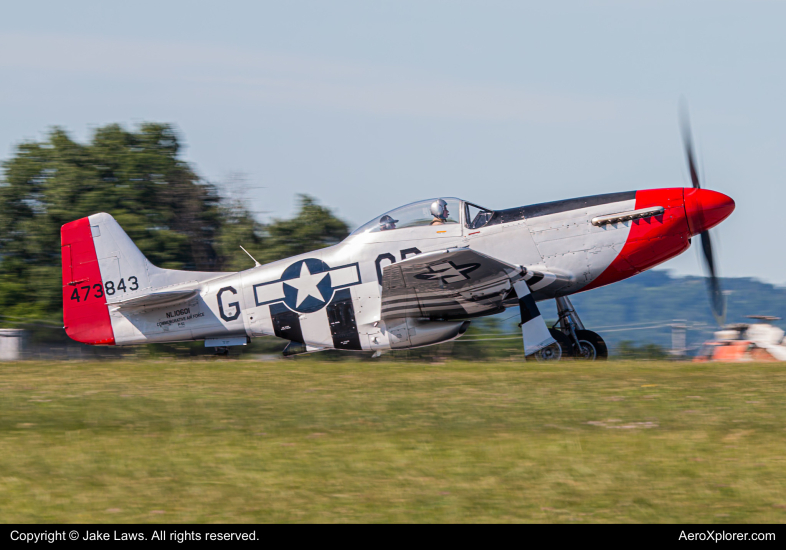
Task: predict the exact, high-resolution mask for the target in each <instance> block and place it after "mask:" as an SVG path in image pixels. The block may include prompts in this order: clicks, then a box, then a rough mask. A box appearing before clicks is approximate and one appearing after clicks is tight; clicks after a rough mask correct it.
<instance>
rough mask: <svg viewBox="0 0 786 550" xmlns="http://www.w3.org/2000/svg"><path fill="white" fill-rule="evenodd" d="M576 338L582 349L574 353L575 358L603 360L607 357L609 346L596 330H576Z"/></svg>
mask: <svg viewBox="0 0 786 550" xmlns="http://www.w3.org/2000/svg"><path fill="white" fill-rule="evenodd" d="M576 338H578V339H579V343H580V344H581V347H582V350H581V352H580V353H578V354H575V358H576V359H585V360H587V361H605V360H606V359H608V358H609V348H608V347H607V346H606V342H604V341H603V338H601V337H600V335H599V334H598V333H597V332H592V331H591V330H577V331H576Z"/></svg>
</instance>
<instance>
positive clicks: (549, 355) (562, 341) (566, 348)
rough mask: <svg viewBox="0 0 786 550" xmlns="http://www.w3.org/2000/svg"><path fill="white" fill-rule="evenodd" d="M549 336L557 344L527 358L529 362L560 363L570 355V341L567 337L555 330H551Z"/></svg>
mask: <svg viewBox="0 0 786 550" xmlns="http://www.w3.org/2000/svg"><path fill="white" fill-rule="evenodd" d="M549 334H551V337H552V338H554V340H556V342H554V343H553V344H550V345H548V346H546V347H545V348H543V349H541V350H539V351H536V352H535V353H533V354H532V355H529V356H527V361H538V362H541V361H559V360H560V359H562V358H564V357H567V356H568V355H569V354H570V340H568V337H567V336H565V335H564V334H562V332H560V331H558V330H557V329H553V328H550V329H549Z"/></svg>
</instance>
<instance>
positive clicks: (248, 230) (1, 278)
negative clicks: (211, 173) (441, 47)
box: [0, 123, 348, 325]
mask: <svg viewBox="0 0 786 550" xmlns="http://www.w3.org/2000/svg"><path fill="white" fill-rule="evenodd" d="M179 153H180V142H179V139H178V135H177V133H176V131H175V129H174V128H173V127H172V126H170V125H167V124H152V123H146V124H142V125H140V126H139V127H138V128H137V129H136V131H128V130H125V129H124V128H122V127H121V126H119V125H117V124H112V125H108V126H104V127H102V128H98V129H97V130H96V131H95V132H94V134H93V136H92V138H91V140H90V142H89V143H88V144H80V143H77V142H75V141H74V140H72V139H71V138H70V136H69V135H68V134H67V133H66V131H65V130H63V129H61V128H54V129H52V130H51V132H50V133H49V134H48V135H47V137H46V139H45V140H44V141H42V142H35V141H28V142H25V143H22V144H20V145H18V146H17V148H16V151H15V153H14V155H13V156H12V157H11V158H10V159H9V160H7V161H5V162H3V165H2V168H3V177H2V179H1V180H0V212H2V216H0V323H2V324H6V325H7V324H16V323H19V322H20V320H21V321H30V320H36V321H42V320H47V321H49V322H51V323H53V324H54V323H57V322H60V321H61V320H62V309H61V308H62V298H61V273H60V270H61V263H60V227H61V226H62V225H63V224H65V223H68V222H70V221H72V220H76V219H79V218H82V217H85V216H89V215H91V214H94V213H96V212H108V213H109V214H111V215H112V216H114V217H115V219H116V220H117V221H118V223H119V224H120V225H121V226H122V227H123V229H124V230H125V231H126V232H127V233H128V235H129V236H130V237H131V239H133V240H134V242H135V243H136V244H137V246H139V248H140V250H141V251H142V253H143V254H145V255H146V256H147V257H148V258H149V259H150V261H151V262H153V263H154V264H155V265H157V266H159V267H163V268H168V269H187V270H198V271H224V270H226V271H229V270H232V271H234V270H238V269H245V268H248V267H249V265H248V262H249V260H248V258H247V257H246V256H245V254H243V253H242V252H241V251H240V250H239V248H238V245H240V244H242V245H244V246H246V248H248V249H249V250H250V251H251V252H252V254H256V257H257V258H258V259H259V261H260V262H262V263H265V262H268V261H273V260H276V259H280V258H282V257H286V256H290V255H293V254H298V253H301V252H307V251H309V250H314V249H316V248H321V247H323V246H327V245H329V244H333V243H335V242H338V241H339V240H341V239H342V238H344V237H345V236H346V234H347V232H348V231H347V226H346V224H345V223H344V222H342V221H341V220H338V219H337V218H335V217H334V216H333V215H332V214H331V213H330V211H329V210H328V209H326V208H324V207H322V206H319V205H317V204H316V202H315V201H314V199H312V198H311V197H307V196H301V210H300V213H299V214H298V216H297V217H296V218H294V219H292V220H275V221H274V222H273V223H271V224H270V225H269V226H265V225H262V224H260V223H259V222H257V221H256V220H255V219H254V218H253V216H252V215H251V213H249V212H248V211H247V210H246V209H245V208H244V207H243V205H241V204H239V203H234V204H232V203H229V202H227V201H224V200H222V198H221V197H220V196H219V194H218V192H217V191H216V188H215V186H213V185H211V184H210V183H208V182H206V181H204V180H202V179H201V178H200V177H199V176H198V175H197V174H196V173H195V171H194V170H193V169H192V168H191V167H190V166H189V165H188V164H187V163H186V162H184V161H183V160H181V159H180V158H179Z"/></svg>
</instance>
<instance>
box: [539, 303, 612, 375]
mask: <svg viewBox="0 0 786 550" xmlns="http://www.w3.org/2000/svg"><path fill="white" fill-rule="evenodd" d="M555 301H556V302H557V312H558V313H559V321H557V324H555V325H554V327H553V328H552V330H559V331H560V332H561V333H562V334H564V335H565V339H566V340H568V341H569V342H570V344H571V345H570V347H569V349H568V352H569V355H570V356H571V357H575V358H577V359H585V360H587V361H599V360H604V359H607V358H608V356H609V349H608V347H606V342H604V341H603V338H601V337H600V335H598V334H597V333H595V332H592V331H591V330H587V329H586V328H584V323H582V322H581V319H580V318H579V314H578V313H576V310H575V309H574V307H573V304H572V303H571V302H570V299H569V298H568V297H567V296H561V297H559V298H556V299H555Z"/></svg>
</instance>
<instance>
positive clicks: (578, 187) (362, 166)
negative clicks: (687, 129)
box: [0, 0, 786, 285]
mask: <svg viewBox="0 0 786 550" xmlns="http://www.w3.org/2000/svg"><path fill="white" fill-rule="evenodd" d="M2 11H3V14H2V17H1V18H0V159H4V158H8V157H9V156H11V155H12V154H13V151H14V147H15V145H16V144H18V143H19V142H20V141H22V140H26V139H42V138H44V136H45V135H46V132H47V130H48V129H49V128H50V127H51V126H53V125H60V126H62V127H64V128H66V129H67V130H68V131H69V132H71V134H72V135H73V136H74V137H75V138H77V139H79V140H82V141H86V140H88V139H89V137H90V134H91V132H92V130H93V129H94V128H96V127H97V126H100V125H104V124H107V123H113V122H119V123H122V124H124V125H126V126H127V127H133V126H134V125H135V124H138V123H140V122H143V121H156V122H168V123H173V124H175V125H176V126H177V128H178V129H179V131H180V133H181V136H182V138H183V140H184V143H185V144H186V149H185V152H184V158H185V159H186V160H188V161H189V162H191V163H193V165H194V166H195V168H196V169H197V171H198V173H199V174H200V175H201V176H203V177H204V178H205V179H207V180H209V181H211V182H214V183H216V184H218V185H220V186H221V188H222V189H223V191H224V193H225V194H228V195H230V196H233V197H236V198H243V199H244V200H246V201H247V204H248V205H249V206H250V208H251V209H252V210H253V211H254V212H256V213H257V214H258V216H259V217H260V218H261V219H267V218H270V217H288V216H291V215H292V214H293V213H294V212H295V210H296V206H297V197H296V195H297V194H298V193H308V194H311V195H313V196H315V197H316V198H317V199H318V200H319V201H320V202H321V203H323V204H325V205H327V206H329V207H330V208H332V209H333V210H334V211H335V212H336V213H337V214H338V215H339V216H340V217H342V218H343V219H345V220H346V221H347V222H348V223H349V224H350V225H351V226H353V227H355V226H358V225H361V224H363V223H365V222H366V221H368V220H369V219H371V218H373V217H375V216H377V215H379V214H380V213H382V212H384V211H386V210H389V209H391V208H394V207H396V206H398V205H400V204H405V203H409V202H413V201H415V200H419V199H423V198H430V197H436V196H440V195H443V196H458V197H461V198H465V199H467V200H470V201H472V202H475V203H478V204H481V205H483V206H487V207H489V208H507V207H513V206H521V205H525V204H532V203H538V202H545V201H551V200H559V199H563V198H569V197H577V196H585V195H593V194H599V193H610V192H615V191H625V190H632V189H646V188H656V187H682V186H688V185H690V181H689V177H688V171H687V168H686V163H685V158H684V152H683V150H682V144H681V138H680V133H679V125H678V118H677V115H678V105H679V101H680V97H685V98H686V99H687V101H688V104H689V106H690V113H691V120H692V124H693V131H694V137H695V140H696V145H697V150H698V155H699V164H700V167H701V174H702V179H703V182H704V186H705V187H707V188H710V189H714V190H717V191H721V192H723V193H726V194H728V195H729V196H731V197H733V198H734V200H735V201H736V203H737V209H736V211H735V212H734V214H732V216H731V217H730V218H729V219H728V220H726V221H725V222H724V223H722V224H721V225H720V226H718V227H717V228H716V229H715V230H714V232H713V235H714V237H715V240H716V241H717V242H718V245H719V249H720V250H719V264H720V271H721V274H722V275H724V276H745V277H756V278H759V279H762V280H764V281H767V282H771V283H775V284H780V285H783V284H786V254H784V252H783V250H784V248H785V247H784V242H783V241H784V230H783V224H782V221H781V220H782V219H783V218H784V216H783V214H782V209H781V205H782V204H784V203H786V185H784V174H785V173H786V155H785V154H784V151H786V124H784V122H786V120H784V119H786V106H784V98H785V97H786V71H785V70H784V63H783V58H784V54H785V53H786V33H784V32H783V22H784V21H786V2H782V1H775V0H769V1H762V0H748V1H745V2H742V1H735V2H729V1H722V0H714V1H694V2H690V1H685V0H683V1H674V2H672V1H669V0H662V1H658V2H655V1H647V0H641V1H636V2H630V1H612V0H607V1H587V0H583V1H565V2H526V1H516V2H500V1H494V0H483V1H475V2H468V1H457V0H451V1H450V2H448V1H436V0H435V1H429V0H417V1H403V0H401V1H396V2H390V1H382V0H375V1H374V2H369V1H343V0H335V1H330V2H327V1H311V2H305V1H297V0H290V1H287V2H280V1H279V2H265V1H259V0H255V1H253V2H252V1H248V2H240V1H230V0H224V1H222V2H215V1H211V2H198V1H194V0H190V1H188V2H186V1H163V0H158V1H155V2H153V1H147V0H138V1H135V2H126V3H122V4H121V3H117V2H114V3H109V2H104V1H100V2H93V1H86V0H70V1H69V2H36V1H34V0H29V1H27V2H14V3H6V4H4V6H3V10H2ZM662 267H663V268H668V269H672V270H674V271H675V273H677V274H700V273H701V267H700V261H699V258H698V253H697V251H696V250H690V251H688V252H687V253H685V254H683V255H682V256H680V257H678V258H676V259H674V260H671V261H670V262H667V263H666V264H663V266H662Z"/></svg>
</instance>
